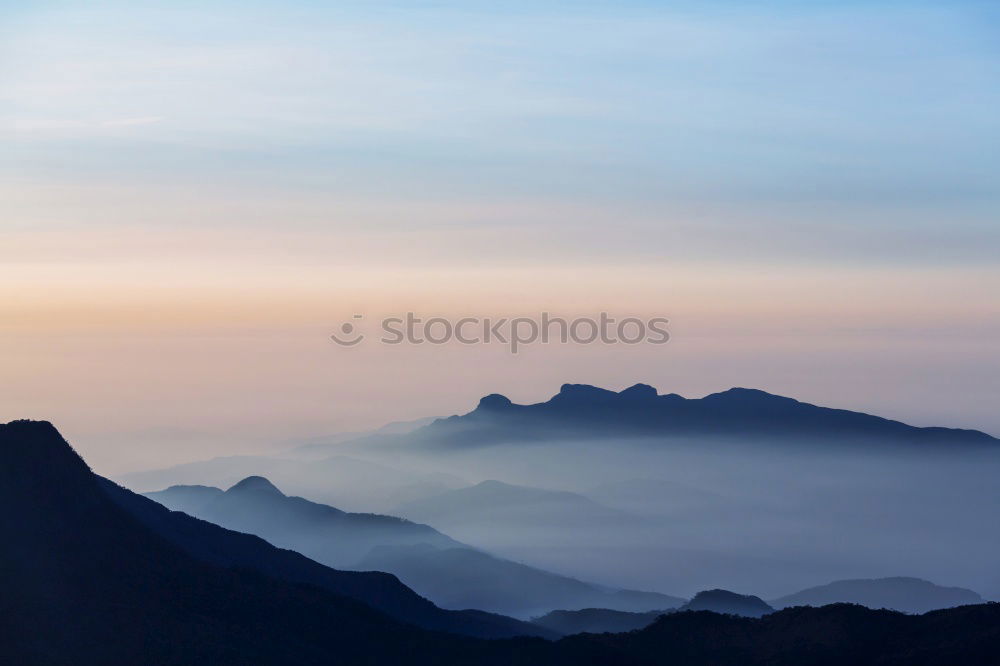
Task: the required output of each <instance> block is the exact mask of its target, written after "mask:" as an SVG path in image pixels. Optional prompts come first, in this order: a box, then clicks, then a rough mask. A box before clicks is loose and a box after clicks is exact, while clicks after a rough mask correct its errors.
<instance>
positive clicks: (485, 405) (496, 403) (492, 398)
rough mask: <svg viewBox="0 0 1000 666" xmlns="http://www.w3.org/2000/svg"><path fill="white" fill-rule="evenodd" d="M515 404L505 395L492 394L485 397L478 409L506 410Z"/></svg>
mask: <svg viewBox="0 0 1000 666" xmlns="http://www.w3.org/2000/svg"><path fill="white" fill-rule="evenodd" d="M513 404H514V403H512V402H511V401H510V398H508V397H507V396H505V395H500V394H499V393H490V394H489V395H488V396H485V397H483V398H482V399H481V400H480V401H479V407H478V409H486V410H491V409H505V408H507V407H510V406H511V405H513Z"/></svg>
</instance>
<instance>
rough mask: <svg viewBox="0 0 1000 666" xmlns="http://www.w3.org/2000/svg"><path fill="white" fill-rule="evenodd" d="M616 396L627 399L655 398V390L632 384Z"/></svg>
mask: <svg viewBox="0 0 1000 666" xmlns="http://www.w3.org/2000/svg"><path fill="white" fill-rule="evenodd" d="M618 395H620V396H622V397H623V398H629V399H640V400H643V399H648V398H655V397H657V393H656V388H654V387H652V386H650V385H649V384H633V385H632V386H629V387H628V388H627V389H625V390H624V391H622V392H621V393H619V394H618Z"/></svg>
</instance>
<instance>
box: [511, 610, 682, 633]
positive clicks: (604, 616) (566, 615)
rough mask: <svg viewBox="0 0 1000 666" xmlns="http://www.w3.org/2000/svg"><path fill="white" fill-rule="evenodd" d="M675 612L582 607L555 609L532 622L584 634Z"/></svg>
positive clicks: (627, 627)
mask: <svg viewBox="0 0 1000 666" xmlns="http://www.w3.org/2000/svg"><path fill="white" fill-rule="evenodd" d="M672 612H673V611H672V610H662V611H647V612H645V613H629V612H627V611H616V610H609V609H607V608H583V609H581V610H556V611H552V612H551V613H546V614H545V615H543V616H541V617H536V618H533V619H532V620H531V622H532V623H533V624H537V625H538V626H540V627H544V628H545V629H550V630H552V631H555V632H558V633H560V634H562V635H564V636H569V635H571V634H582V633H591V634H604V633H612V634H617V633H621V632H623V631H636V630H637V629H642V628H644V627H648V626H649V625H651V624H652V623H653V622H655V621H656V618H658V617H660V616H661V615H663V614H664V613H672Z"/></svg>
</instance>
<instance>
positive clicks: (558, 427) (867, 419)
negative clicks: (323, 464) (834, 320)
mask: <svg viewBox="0 0 1000 666" xmlns="http://www.w3.org/2000/svg"><path fill="white" fill-rule="evenodd" d="M674 436H678V437H693V436H712V437H732V436H738V437H741V438H767V439H769V440H775V439H782V438H800V439H801V438H804V437H809V438H818V439H825V440H831V441H832V440H850V441H859V440H860V441H866V442H867V441H879V442H885V443H892V442H896V443H913V444H988V445H995V444H997V443H998V440H997V439H995V438H993V437H991V436H990V435H987V434H986V433H983V432H979V431H977V430H960V429H955V428H919V427H915V426H910V425H907V424H905V423H901V422H899V421H892V420H889V419H884V418H881V417H878V416H872V415H870V414H864V413H861V412H852V411H848V410H844V409H831V408H828V407H818V406H816V405H811V404H808V403H804V402H799V401H798V400H794V399H792V398H786V397H783V396H779V395H772V394H770V393H766V392H764V391H760V390H756V389H747V388H732V389H729V390H728V391H723V392H721V393H713V394H711V395H708V396H705V397H704V398H693V399H689V398H684V397H682V396H680V395H677V394H676V393H669V394H666V395H658V394H657V392H656V389H655V388H653V387H652V386H648V385H646V384H636V385H635V386H632V387H630V388H627V389H625V390H623V391H620V392H615V391H608V390H605V389H602V388H597V387H594V386H588V385H586V384H564V385H563V386H562V388H561V389H560V390H559V393H558V394H556V395H555V396H553V397H552V398H551V399H549V400H548V401H546V402H541V403H537V404H532V405H518V404H514V403H513V402H511V401H510V399H508V398H506V397H505V396H502V395H497V394H493V395H488V396H486V397H485V398H483V399H482V400H480V401H479V405H478V406H477V407H476V409H474V410H473V411H472V412H469V413H468V414H464V415H462V416H452V417H449V418H445V419H439V420H437V421H435V422H433V423H431V424H430V425H427V426H425V427H423V428H418V429H417V430H415V431H413V432H412V433H410V434H408V435H399V436H396V437H395V439H388V438H387V437H386V436H382V437H381V441H383V442H388V441H394V442H396V443H418V444H426V445H436V446H472V445H485V444H496V443H500V442H520V441H540V440H558V439H581V438H586V439H599V438H619V437H654V438H660V437H674ZM374 437H375V438H376V439H379V436H374Z"/></svg>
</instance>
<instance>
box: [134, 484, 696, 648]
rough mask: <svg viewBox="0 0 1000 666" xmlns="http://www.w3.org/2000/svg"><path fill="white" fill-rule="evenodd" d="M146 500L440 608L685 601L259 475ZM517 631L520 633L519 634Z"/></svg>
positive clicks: (534, 610) (512, 610)
mask: <svg viewBox="0 0 1000 666" xmlns="http://www.w3.org/2000/svg"><path fill="white" fill-rule="evenodd" d="M211 490H214V491H215V492H210V491H211ZM543 492H549V491H543ZM552 494H554V495H557V496H558V495H559V493H552ZM146 496H147V497H150V498H152V499H155V500H157V501H158V502H160V503H162V504H163V505H164V506H166V507H168V508H171V509H172V508H174V507H175V504H174V500H175V498H176V499H177V501H179V502H183V503H185V504H186V506H187V509H188V510H187V511H186V513H189V514H190V515H193V516H195V517H197V518H201V519H203V520H207V521H210V522H212V523H215V524H217V525H221V526H222V527H226V528H229V529H233V530H237V531H240V532H246V533H248V534H255V535H257V536H259V537H262V538H264V539H267V541H268V542H270V543H272V544H274V545H276V546H280V547H284V548H289V549H292V550H295V551H297V552H300V553H302V554H304V555H306V556H308V557H310V558H312V559H315V560H316V561H317V562H320V563H322V564H326V565H328V566H334V567H338V568H349V569H356V570H375V571H386V572H389V573H392V574H394V575H396V576H398V577H399V578H400V579H402V581H403V582H404V583H405V584H406V585H408V586H409V587H410V588H412V589H413V590H416V591H417V592H418V594H420V595H421V596H423V597H426V598H428V599H430V600H431V601H433V602H434V603H436V604H439V605H441V606H444V607H446V608H452V609H467V608H478V609H482V610H488V611H493V612H497V613H506V614H514V615H518V616H521V617H528V616H530V615H532V614H538V613H541V612H545V611H548V610H551V609H553V608H578V607H584V606H592V605H594V604H601V605H605V606H609V607H612V608H623V609H626V610H636V609H641V610H646V609H649V608H651V607H655V608H667V607H672V606H678V605H680V604H681V603H683V599H677V598H674V597H669V596H667V595H661V594H656V593H651V592H638V591H625V590H607V589H605V588H602V587H599V586H596V585H592V584H590V583H584V582H582V581H579V580H576V579H573V578H568V577H566V576H560V575H558V574H554V573H550V572H547V571H542V570H540V569H535V568H532V567H529V566H526V565H523V564H518V563H516V562H511V561H509V560H504V559H501V558H497V557H493V556H491V555H487V554H486V553H482V552H479V551H477V550H474V549H472V548H470V547H469V546H466V545H465V544H462V543H460V542H458V541H455V540H454V539H451V538H449V537H448V536H446V535H444V534H441V533H440V532H438V531H436V530H434V529H432V528H430V527H428V526H426V525H421V524H417V523H412V522H410V521H408V520H402V519H400V518H394V517H392V516H379V515H373V514H353V513H345V512H343V511H340V510H338V509H336V508H334V507H331V506H326V505H323V504H317V503H315V502H310V501H308V500H304V499H302V498H300V497H288V496H286V495H284V494H283V493H282V492H281V491H280V490H279V489H278V488H277V487H275V486H274V484H272V483H271V482H270V481H268V480H267V479H265V478H263V477H259V476H253V477H248V478H246V479H244V480H242V481H240V482H239V483H237V484H235V485H234V486H233V487H232V488H230V489H229V490H227V491H225V492H223V491H221V490H219V489H217V488H216V489H205V488H204V487H199V488H198V489H197V490H195V491H194V492H193V493H192V490H191V487H188V486H175V487H172V488H168V489H167V490H163V491H159V492H154V493H147V494H146ZM192 497H194V498H195V499H196V500H199V501H195V500H193V499H192ZM581 499H582V498H581ZM518 630H519V631H523V626H522V627H520V628H519V629H518Z"/></svg>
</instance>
